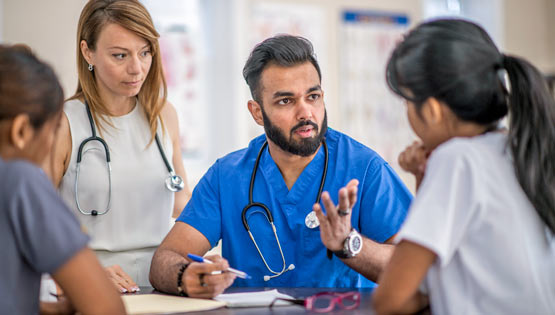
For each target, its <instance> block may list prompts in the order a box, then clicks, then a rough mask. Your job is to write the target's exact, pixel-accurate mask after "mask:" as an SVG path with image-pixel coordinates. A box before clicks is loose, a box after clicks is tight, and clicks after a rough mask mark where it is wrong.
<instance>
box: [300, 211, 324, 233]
mask: <svg viewBox="0 0 555 315" xmlns="http://www.w3.org/2000/svg"><path fill="white" fill-rule="evenodd" d="M304 224H305V225H306V227H307V228H309V229H315V228H317V227H318V226H320V221H318V217H316V212H314V211H310V212H309V213H308V214H307V215H306V217H305V218H304Z"/></svg>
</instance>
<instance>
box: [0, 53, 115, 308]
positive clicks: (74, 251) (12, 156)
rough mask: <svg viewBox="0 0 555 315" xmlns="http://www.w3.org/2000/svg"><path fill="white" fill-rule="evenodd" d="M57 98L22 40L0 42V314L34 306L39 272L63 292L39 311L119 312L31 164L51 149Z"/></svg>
mask: <svg viewBox="0 0 555 315" xmlns="http://www.w3.org/2000/svg"><path fill="white" fill-rule="evenodd" d="M63 99H64V96H63V92H62V88H61V87H60V84H59V82H58V79H57V78H56V76H55V75H54V71H52V69H51V68H50V67H49V66H48V65H46V64H44V63H43V62H41V61H40V60H38V59H37V58H36V57H35V56H34V55H33V54H32V53H31V52H30V51H29V50H28V49H27V48H25V47H23V46H17V47H6V46H0V178H2V180H1V181H0V249H1V251H2V255H3V258H2V262H1V263H0V279H1V281H0V310H1V311H0V312H1V313H2V314H37V313H38V312H39V286H40V280H41V274H42V273H50V274H52V276H53V278H54V279H55V280H56V281H57V282H58V283H59V285H60V286H61V287H62V289H63V290H64V292H65V296H66V297H67V299H65V298H64V299H62V301H60V302H59V303H44V304H41V305H40V309H41V312H43V313H49V312H53V313H74V312H75V311H76V310H77V311H79V312H80V313H82V314H123V313H125V310H124V308H123V304H122V302H121V299H120V298H119V296H118V292H117V291H116V289H115V287H114V286H113V285H112V284H111V282H110V281H109V280H108V278H107V277H106V274H105V272H104V270H103V269H102V267H101V266H100V263H99V262H98V260H96V258H95V255H94V253H93V252H92V251H91V250H90V249H89V248H88V247H87V243H88V240H89V238H88V237H87V236H86V235H85V234H83V233H82V232H81V229H80V226H79V223H78V222H77V220H76V219H75V217H74V216H73V215H72V214H71V213H70V212H69V209H68V208H67V206H66V205H65V204H64V202H63V201H62V200H61V199H60V197H59V196H58V194H57V193H56V191H55V189H54V187H53V186H52V183H51V182H50V180H49V179H48V177H47V176H46V175H45V173H44V172H43V171H42V170H41V169H40V168H39V166H40V165H42V164H44V162H45V158H46V157H47V156H48V155H49V153H50V151H51V150H52V147H53V143H54V138H55V133H56V129H57V126H58V124H59V123H60V118H61V115H62V104H63ZM73 308H75V309H73Z"/></svg>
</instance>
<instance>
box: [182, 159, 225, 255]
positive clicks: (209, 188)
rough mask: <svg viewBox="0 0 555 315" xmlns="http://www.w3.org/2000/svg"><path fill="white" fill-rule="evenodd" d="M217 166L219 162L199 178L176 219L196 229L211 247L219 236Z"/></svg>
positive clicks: (219, 214) (219, 208) (219, 215)
mask: <svg viewBox="0 0 555 315" xmlns="http://www.w3.org/2000/svg"><path fill="white" fill-rule="evenodd" d="M218 167H219V162H216V163H215V164H214V165H213V166H212V167H210V169H209V170H208V171H207V172H206V174H205V175H204V176H203V177H202V178H201V180H200V181H199V183H198V184H197V185H196V187H195V189H194V190H193V195H192V197H191V200H189V202H188V203H187V206H185V209H184V210H183V211H182V212H181V215H179V217H178V218H177V220H176V221H180V222H184V223H187V224H189V225H190V226H192V227H194V228H195V229H197V230H198V231H199V232H200V233H202V234H203V235H204V236H205V237H206V238H207V239H208V241H209V242H210V245H211V246H212V247H214V246H216V245H217V244H218V241H219V240H220V238H221V205H220V194H219V190H218V187H219V185H218V182H219V179H218Z"/></svg>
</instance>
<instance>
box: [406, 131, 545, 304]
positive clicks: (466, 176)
mask: <svg viewBox="0 0 555 315" xmlns="http://www.w3.org/2000/svg"><path fill="white" fill-rule="evenodd" d="M506 141H507V138H506V135H504V134H502V133H488V134H486V135H482V136H477V137H474V138H455V139H452V140H450V141H448V142H446V143H444V144H442V145H440V146H439V147H438V148H437V149H436V150H435V151H434V152H433V153H432V155H431V157H430V159H429V161H428V165H427V169H426V175H425V177H424V180H423V182H422V185H421V187H420V189H419V191H418V193H417V195H416V197H415V199H414V201H413V204H412V205H411V208H410V210H409V215H408V217H407V220H406V222H405V223H404V225H403V227H402V228H401V231H400V233H399V235H398V237H397V239H398V240H401V239H405V240H410V241H412V242H415V243H417V244H420V245H422V246H424V247H426V248H428V249H429V250H431V251H433V252H434V253H435V254H436V255H437V260H436V262H435V263H434V264H433V265H432V267H431V268H430V269H429V271H428V274H427V276H426V278H425V281H424V284H425V287H426V288H427V290H428V291H429V292H428V294H429V295H430V302H431V307H432V313H434V314H555V240H554V237H553V234H552V233H551V232H550V231H549V230H548V228H547V226H546V225H545V224H544V223H543V222H542V221H541V219H540V217H539V216H538V214H537V213H536V210H535V209H534V208H533V206H532V204H531V203H530V201H529V200H528V198H527V197H526V195H525V193H524V191H523V190H522V188H521V186H520V185H519V183H518V181H517V179H516V176H515V171H514V168H513V164H512V160H511V154H510V149H509V148H508V147H507V146H506Z"/></svg>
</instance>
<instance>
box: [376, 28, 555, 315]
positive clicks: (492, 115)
mask: <svg viewBox="0 0 555 315" xmlns="http://www.w3.org/2000/svg"><path fill="white" fill-rule="evenodd" d="M387 81H388V84H389V86H390V88H391V89H392V90H393V91H394V92H395V93H396V94H398V95H400V96H401V97H403V98H404V99H406V101H407V115H408V118H409V122H410V124H411V127H412V129H413V130H414V131H415V133H416V134H417V135H418V136H419V138H420V139H421V140H422V143H421V144H415V145H413V146H411V147H409V148H408V149H407V150H406V151H405V152H404V153H403V154H401V156H400V158H399V159H400V162H401V164H402V165H403V167H404V168H405V169H406V170H408V171H411V172H412V173H414V174H415V175H416V177H417V183H418V185H419V187H418V192H417V195H416V198H415V199H414V201H413V203H412V205H411V208H410V211H409V215H408V217H407V220H406V222H405V223H404V225H403V227H402V229H401V231H400V233H399V235H398V237H397V240H399V241H400V242H399V244H398V245H397V247H396V249H395V252H394V254H393V256H392V258H391V260H390V262H389V264H388V266H387V268H386V269H385V271H384V273H383V274H382V277H381V279H380V286H379V287H378V288H377V290H376V291H375V293H374V296H373V302H374V304H373V305H374V308H375V310H376V311H377V313H379V314H390V313H396V314H397V313H412V312H415V311H418V310H419V309H421V308H423V307H426V305H427V304H428V298H429V302H430V304H431V310H432V313H434V314H553V313H555V240H554V236H553V235H554V232H555V102H554V100H553V98H552V97H551V95H550V94H549V91H548V89H547V85H546V82H545V80H544V79H543V77H542V75H541V74H540V73H539V71H538V70H537V69H536V68H534V67H533V66H532V65H531V64H530V63H528V62H527V61H525V60H523V59H521V58H518V57H513V56H507V55H504V54H502V53H501V52H499V50H498V49H497V47H496V46H495V45H494V43H493V41H492V40H491V38H490V37H489V36H488V34H487V33H486V32H485V31H484V30H483V29H482V28H481V27H479V26H478V25H476V24H473V23H471V22H467V21H463V20H436V21H431V22H427V23H424V24H421V25H419V26H418V27H416V28H415V29H414V30H412V31H411V32H409V33H408V35H407V36H406V37H405V39H404V40H403V41H402V42H401V43H400V44H399V45H398V46H397V47H396V49H395V50H394V52H393V54H392V56H391V58H390V60H389V62H388V65H387ZM507 114H509V119H508V121H509V129H508V131H504V130H500V129H499V128H498V122H499V120H500V119H502V118H503V117H504V116H505V115H507ZM419 288H421V289H422V290H423V291H426V295H425V294H424V293H421V291H419Z"/></svg>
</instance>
